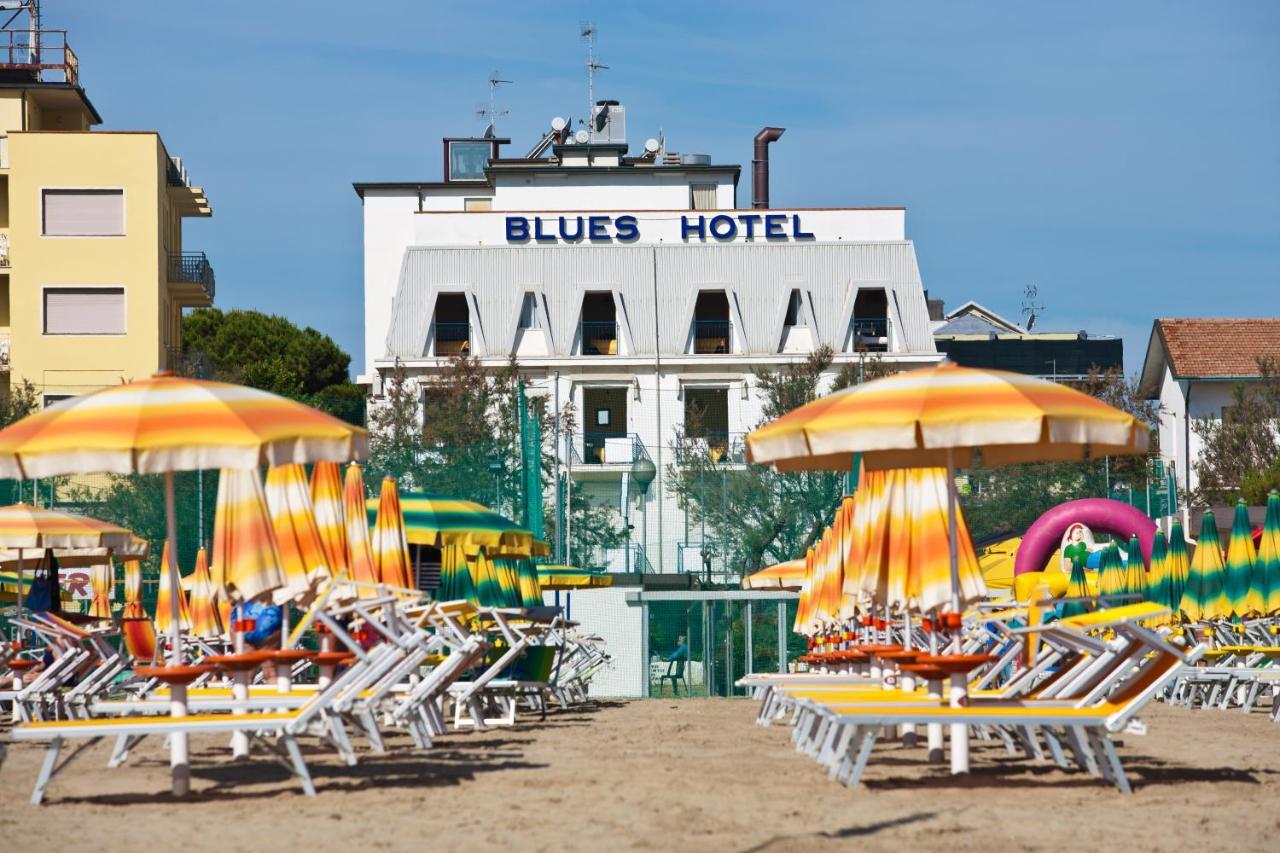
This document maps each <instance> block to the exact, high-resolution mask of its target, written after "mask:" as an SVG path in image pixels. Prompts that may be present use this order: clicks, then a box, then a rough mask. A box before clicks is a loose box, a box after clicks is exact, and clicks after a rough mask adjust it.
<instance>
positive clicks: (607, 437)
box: [568, 432, 649, 467]
mask: <svg viewBox="0 0 1280 853" xmlns="http://www.w3.org/2000/svg"><path fill="white" fill-rule="evenodd" d="M568 457H569V466H570V467H578V466H614V465H616V466H623V465H626V466H630V465H631V463H633V462H635V461H637V460H639V459H648V458H649V451H648V449H647V448H646V447H645V446H644V442H643V441H641V440H640V437H639V436H638V435H636V434H635V433H634V432H575V433H570V434H569V448H568Z"/></svg>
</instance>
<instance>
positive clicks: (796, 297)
mask: <svg viewBox="0 0 1280 853" xmlns="http://www.w3.org/2000/svg"><path fill="white" fill-rule="evenodd" d="M774 316H777V315H774ZM783 324H784V325H786V326H807V325H809V324H808V323H806V322H805V317H804V309H803V303H802V301H801V299H800V290H799V289H798V288H792V289H791V296H789V297H788V298H787V318H786V320H784V321H783Z"/></svg>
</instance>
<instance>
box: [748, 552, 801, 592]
mask: <svg viewBox="0 0 1280 853" xmlns="http://www.w3.org/2000/svg"><path fill="white" fill-rule="evenodd" d="M802 586H804V560H803V559H798V560H787V561H786V562H782V563H775V564H774V565H772V566H769V567H768V568H765V569H761V570H760V571H758V572H753V573H751V574H749V575H747V576H746V577H745V578H743V579H742V588H743V589H789V590H798V589H800V588H801V587H802Z"/></svg>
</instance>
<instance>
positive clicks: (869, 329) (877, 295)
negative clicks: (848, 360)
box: [849, 287, 889, 352]
mask: <svg viewBox="0 0 1280 853" xmlns="http://www.w3.org/2000/svg"><path fill="white" fill-rule="evenodd" d="M849 343H850V344H851V346H850V347H849V349H850V350H852V351H853V352H888V351H889V298H888V296H887V295H886V294H885V291H884V288H882V287H872V288H865V289H862V290H859V291H858V298H857V299H855V300H854V302H853V320H852V321H851V323H850V325H849Z"/></svg>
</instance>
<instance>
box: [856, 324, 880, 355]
mask: <svg viewBox="0 0 1280 853" xmlns="http://www.w3.org/2000/svg"><path fill="white" fill-rule="evenodd" d="M853 335H854V344H855V345H857V347H858V348H859V349H864V350H866V351H868V352H885V351H886V350H888V348H889V342H888V338H889V321H888V320H887V319H886V318H884V317H854V318H853Z"/></svg>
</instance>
